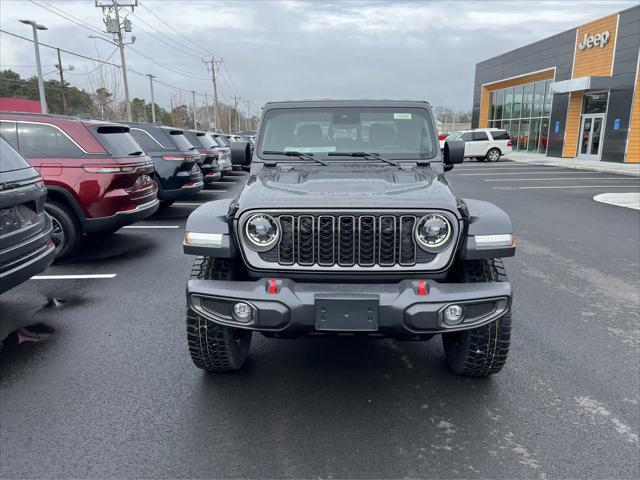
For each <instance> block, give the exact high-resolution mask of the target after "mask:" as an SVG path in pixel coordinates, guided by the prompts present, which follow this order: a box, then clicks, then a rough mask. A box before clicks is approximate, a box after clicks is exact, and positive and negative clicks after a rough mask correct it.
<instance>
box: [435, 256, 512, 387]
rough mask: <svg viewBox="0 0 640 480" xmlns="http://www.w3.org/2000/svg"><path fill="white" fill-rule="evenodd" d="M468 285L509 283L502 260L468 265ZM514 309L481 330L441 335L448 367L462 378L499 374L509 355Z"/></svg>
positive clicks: (467, 263) (465, 277)
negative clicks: (469, 283) (473, 283)
mask: <svg viewBox="0 0 640 480" xmlns="http://www.w3.org/2000/svg"><path fill="white" fill-rule="evenodd" d="M462 275H463V277H464V278H463V280H464V281H465V282H506V281H508V280H507V273H506V271H505V269H504V265H503V264H502V260H499V259H493V260H475V261H469V262H465V265H464V271H463V272H462ZM510 338H511V310H509V311H508V312H507V313H506V314H505V315H504V316H502V317H501V318H499V319H498V320H495V321H493V322H491V323H489V324H487V325H483V326H482V327H478V328H474V329H472V330H464V331H462V332H452V333H444V334H442V343H443V345H444V352H445V355H446V357H447V362H448V363H449V367H450V368H451V370H453V371H454V372H455V373H457V374H459V375H466V376H469V377H485V376H487V375H493V374H495V373H498V372H499V371H500V370H502V367H504V365H505V363H506V361H507V356H508V354H509V342H510Z"/></svg>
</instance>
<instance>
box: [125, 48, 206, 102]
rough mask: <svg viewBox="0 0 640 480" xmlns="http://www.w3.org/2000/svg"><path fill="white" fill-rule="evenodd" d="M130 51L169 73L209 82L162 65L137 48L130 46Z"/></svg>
mask: <svg viewBox="0 0 640 480" xmlns="http://www.w3.org/2000/svg"><path fill="white" fill-rule="evenodd" d="M129 49H130V50H132V51H134V52H136V53H137V54H138V55H140V56H141V57H143V58H145V59H147V60H148V61H150V62H151V63H154V64H156V65H157V66H159V67H161V68H164V69H166V70H169V71H171V72H173V73H177V74H178V75H183V76H185V77H189V78H194V79H196V80H207V81H208V80H209V79H208V78H204V77H198V76H196V75H191V74H190V73H186V72H181V71H180V70H176V69H174V68H172V67H170V66H168V65H166V64H164V63H162V62H161V61H160V60H157V59H155V58H153V57H150V56H149V55H147V54H145V53H142V52H139V51H138V50H136V49H135V48H133V47H132V46H131V45H129ZM186 91H188V92H190V91H191V90H186Z"/></svg>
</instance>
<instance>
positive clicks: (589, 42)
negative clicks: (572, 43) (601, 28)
mask: <svg viewBox="0 0 640 480" xmlns="http://www.w3.org/2000/svg"><path fill="white" fill-rule="evenodd" d="M609 36H610V35H609V32H608V31H606V32H602V33H596V34H595V35H589V34H588V33H585V34H584V38H583V39H582V42H580V44H579V45H578V47H579V48H580V50H585V49H586V50H588V49H590V48H592V47H600V48H604V46H605V45H606V44H607V43H609Z"/></svg>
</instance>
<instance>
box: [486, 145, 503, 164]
mask: <svg viewBox="0 0 640 480" xmlns="http://www.w3.org/2000/svg"><path fill="white" fill-rule="evenodd" d="M501 155H502V153H501V152H500V150H499V149H498V148H491V149H489V151H488V152H487V156H486V157H485V158H486V159H487V162H499V161H500V156H501Z"/></svg>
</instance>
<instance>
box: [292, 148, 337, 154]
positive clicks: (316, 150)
mask: <svg viewBox="0 0 640 480" xmlns="http://www.w3.org/2000/svg"><path fill="white" fill-rule="evenodd" d="M284 151H285V152H302V153H324V152H335V151H336V147H284Z"/></svg>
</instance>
